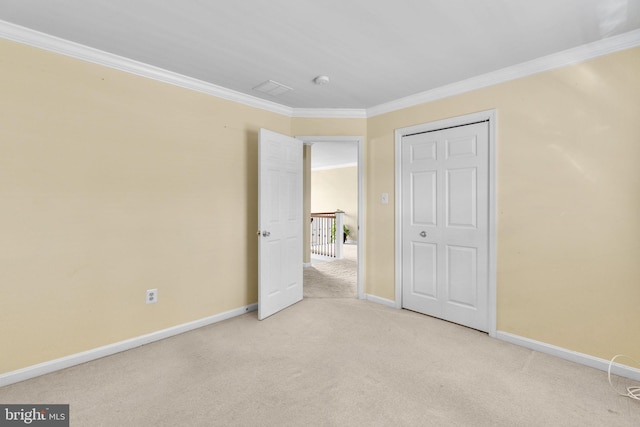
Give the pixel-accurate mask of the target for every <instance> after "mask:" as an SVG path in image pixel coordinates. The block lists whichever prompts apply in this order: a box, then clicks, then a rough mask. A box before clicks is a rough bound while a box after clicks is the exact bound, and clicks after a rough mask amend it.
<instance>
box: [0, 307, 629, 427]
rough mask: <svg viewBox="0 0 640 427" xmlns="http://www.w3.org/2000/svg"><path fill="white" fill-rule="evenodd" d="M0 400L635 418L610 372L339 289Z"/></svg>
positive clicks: (483, 421)
mask: <svg viewBox="0 0 640 427" xmlns="http://www.w3.org/2000/svg"><path fill="white" fill-rule="evenodd" d="M625 381H626V380H625ZM626 382H629V381H626ZM0 402H2V403H34V402H35V403H70V404H71V425H72V426H172V427H174V426H307V425H308V426H638V425H640V402H637V401H631V400H629V399H627V398H624V397H621V396H617V395H616V394H615V393H614V392H613V391H612V390H611V389H610V388H609V385H608V383H607V378H606V373H605V372H601V371H598V370H594V369H591V368H587V367H584V366H581V365H577V364H573V363H570V362H567V361H564V360H561V359H557V358H554V357H551V356H547V355H544V354H541V353H536V352H533V351H530V350H527V349H525V348H522V347H517V346H515V345H511V344H508V343H505V342H501V341H497V340H494V339H492V338H489V337H488V336H487V335H486V334H483V333H480V332H477V331H474V330H471V329H467V328H464V327H461V326H457V325H454V324H451V323H448V322H444V321H440V320H437V319H433V318H431V317H427V316H423V315H420V314H416V313H413V312H410V311H406V310H395V309H391V308H387V307H384V306H381V305H378V304H375V303H371V302H367V301H361V300H357V299H344V298H336V299H331V298H308V299H305V300H303V301H302V302H300V303H298V304H296V305H294V306H292V307H290V308H288V309H286V310H284V311H282V312H280V313H278V314H276V315H274V316H272V317H270V318H268V319H266V320H264V321H258V320H257V317H256V313H255V312H253V313H248V314H246V315H243V316H240V317H236V318H234V319H230V320H227V321H224V322H221V323H218V324H215V325H211V326H208V327H204V328H201V329H198V330H195V331H192V332H189V333H186V334H182V335H180V336H176V337H173V338H169V339H166V340H163V341H159V342H156V343H152V344H149V345H146V346H143V347H140V348H137V349H134V350H130V351H127V352H124V353H120V354H117V355H113V356H110V357H106V358H103V359H100V360H96V361H93V362H90V363H87V364H84V365H81V366H76V367H73V368H69V369H66V370H64V371H60V372H57V373H53V374H50V375H46V376H42V377H39V378H36V379H33V380H29V381H25V382H22V383H18V384H14V385H11V386H7V387H4V388H0Z"/></svg>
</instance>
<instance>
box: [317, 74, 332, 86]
mask: <svg viewBox="0 0 640 427" xmlns="http://www.w3.org/2000/svg"><path fill="white" fill-rule="evenodd" d="M313 82H314V83H315V84H317V85H326V84H327V83H329V77H327V76H318V77H316V78H315V79H313Z"/></svg>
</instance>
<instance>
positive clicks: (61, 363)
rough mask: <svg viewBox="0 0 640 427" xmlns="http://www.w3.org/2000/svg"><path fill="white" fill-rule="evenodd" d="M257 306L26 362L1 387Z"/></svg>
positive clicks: (7, 375)
mask: <svg viewBox="0 0 640 427" xmlns="http://www.w3.org/2000/svg"><path fill="white" fill-rule="evenodd" d="M257 309H258V304H251V305H247V306H244V307H240V308H236V309H233V310H229V311H225V312H224V313H219V314H215V315H213V316H209V317H205V318H204V319H200V320H195V321H193V322H189V323H183V324H182V325H177V326H173V327H171V328H167V329H162V330H160V331H156V332H152V333H150V334H146V335H142V336H139V337H136V338H131V339H128V340H125V341H120V342H117V343H114V344H110V345H105V346H103V347H98V348H94V349H92V350H88V351H83V352H82V353H76V354H72V355H70V356H66V357H61V358H60V359H55V360H50V361H48V362H44V363H40V364H38V365H33V366H28V367H26V368H22V369H18V370H16V371H11V372H7V373H4V374H0V387H3V386H6V385H9V384H14V383H17V382H20V381H25V380H28V379H31V378H35V377H38V376H40V375H45V374H49V373H51V372H55V371H59V370H61V369H65V368H69V367H71V366H75V365H80V364H82V363H86V362H90V361H92V360H96V359H100V358H102V357H106V356H110V355H112V354H115V353H120V352H122V351H126V350H130V349H132V348H136V347H140V346H142V345H145V344H149V343H152V342H154V341H159V340H162V339H165V338H169V337H172V336H175V335H179V334H182V333H185V332H189V331H191V330H194V329H198V328H201V327H203V326H207V325H211V324H213V323H217V322H221V321H223V320H227V319H230V318H232V317H236V316H240V315H242V314H245V313H248V312H250V311H255V310H257Z"/></svg>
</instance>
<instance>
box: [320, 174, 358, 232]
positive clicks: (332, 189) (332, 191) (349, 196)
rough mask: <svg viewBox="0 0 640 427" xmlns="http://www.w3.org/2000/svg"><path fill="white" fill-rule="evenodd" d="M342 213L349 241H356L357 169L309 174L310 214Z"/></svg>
mask: <svg viewBox="0 0 640 427" xmlns="http://www.w3.org/2000/svg"><path fill="white" fill-rule="evenodd" d="M336 209H341V210H343V211H344V224H345V225H346V226H347V227H348V228H349V231H350V234H349V240H355V241H357V240H358V168H357V167H355V166H353V167H347V168H336V169H325V170H315V171H312V172H311V212H334V211H335V210H336Z"/></svg>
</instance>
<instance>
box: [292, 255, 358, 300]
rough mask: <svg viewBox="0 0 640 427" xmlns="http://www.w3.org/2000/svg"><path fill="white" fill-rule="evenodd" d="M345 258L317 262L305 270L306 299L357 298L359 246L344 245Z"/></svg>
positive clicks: (313, 262)
mask: <svg viewBox="0 0 640 427" xmlns="http://www.w3.org/2000/svg"><path fill="white" fill-rule="evenodd" d="M343 251H344V258H342V259H338V260H333V261H320V262H318V261H316V260H314V259H313V258H312V260H311V262H312V265H311V267H305V269H304V297H305V298H356V297H357V269H358V246H356V245H344V246H343Z"/></svg>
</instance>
